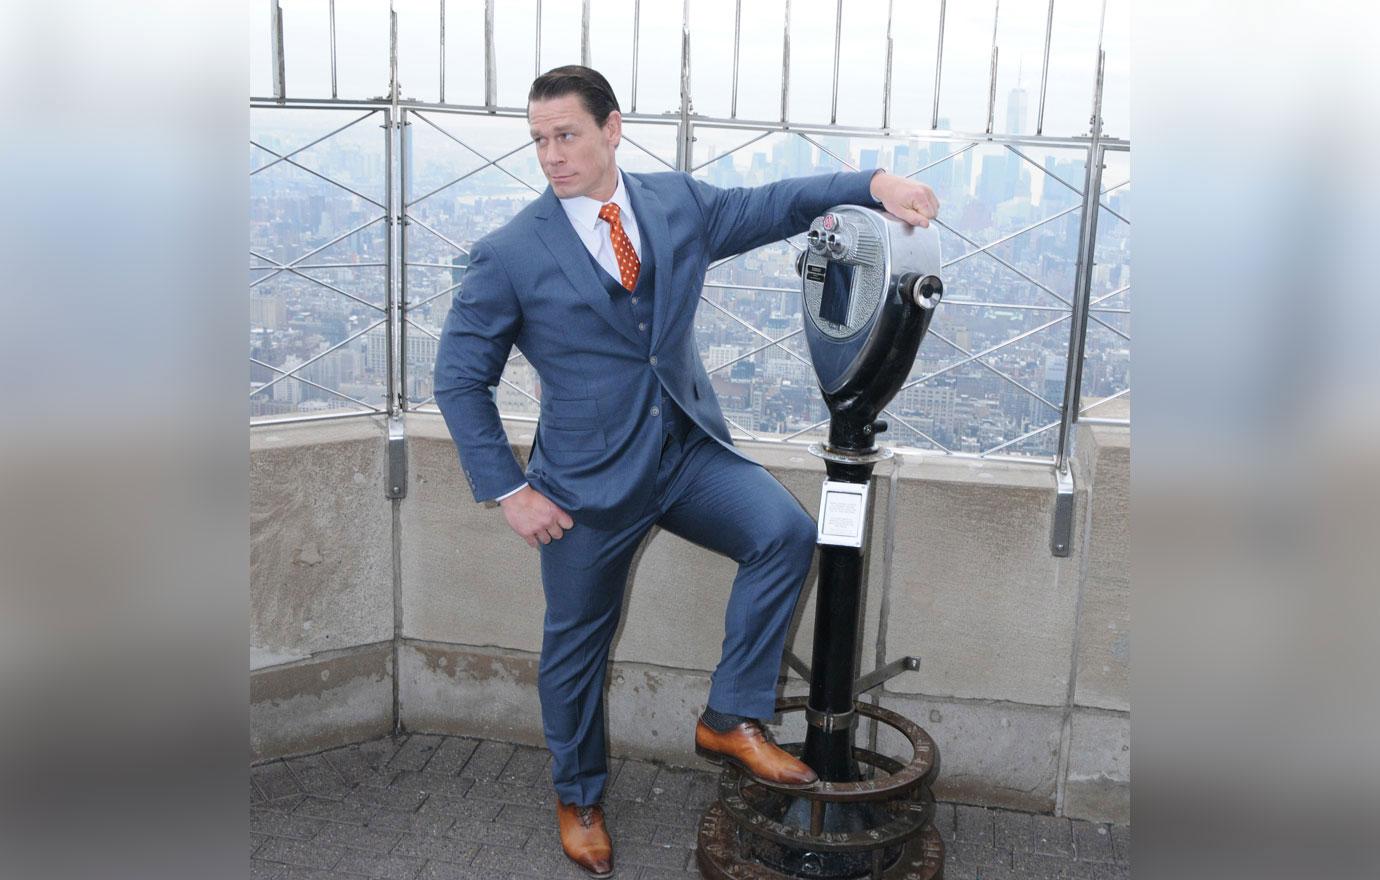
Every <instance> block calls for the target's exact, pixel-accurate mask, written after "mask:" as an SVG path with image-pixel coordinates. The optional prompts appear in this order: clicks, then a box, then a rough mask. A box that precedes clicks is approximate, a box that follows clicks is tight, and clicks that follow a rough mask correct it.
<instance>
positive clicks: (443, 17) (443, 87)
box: [331, 0, 446, 104]
mask: <svg viewBox="0 0 1380 880" xmlns="http://www.w3.org/2000/svg"><path fill="white" fill-rule="evenodd" d="M331 2H332V3H334V2H335V0H331ZM438 43H439V46H438V48H439V51H440V55H441V84H440V91H441V94H440V97H439V98H438V99H437V100H439V101H440V102H441V103H442V104H444V103H446V0H441V29H440V34H439V36H438Z"/></svg>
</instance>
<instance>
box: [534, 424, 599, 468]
mask: <svg viewBox="0 0 1380 880" xmlns="http://www.w3.org/2000/svg"><path fill="white" fill-rule="evenodd" d="M540 436H541V449H542V452H543V453H544V454H545V456H546V458H547V459H549V460H550V461H553V462H555V463H556V464H576V463H579V462H580V461H582V460H586V459H589V458H590V453H591V452H599V451H601V450H603V448H604V446H605V440H604V429H603V428H601V427H598V426H593V425H592V426H590V427H584V428H567V427H557V426H555V425H550V424H547V425H543V426H542V428H541V435H540Z"/></svg>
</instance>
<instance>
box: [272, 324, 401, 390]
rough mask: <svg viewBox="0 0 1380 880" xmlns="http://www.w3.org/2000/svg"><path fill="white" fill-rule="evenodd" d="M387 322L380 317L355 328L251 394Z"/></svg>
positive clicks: (276, 382)
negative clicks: (362, 327)
mask: <svg viewBox="0 0 1380 880" xmlns="http://www.w3.org/2000/svg"><path fill="white" fill-rule="evenodd" d="M387 322H388V319H387V318H380V319H378V320H377V321H375V322H374V323H372V324H370V325H369V326H368V327H365V328H364V329H363V330H356V331H355V332H354V333H351V334H350V335H349V336H346V337H345V338H344V339H342V340H340V341H339V342H337V343H336V344H335V345H332V346H331V347H330V348H328V349H326V350H325V351H322V352H318V353H317V354H314V355H312V356H311V357H309V358H307V359H306V360H305V361H303V362H302V363H300V364H298V365H297V366H295V367H293V368H292V370H291V371H290V372H288V373H285V374H283V375H282V376H279V377H278V378H277V379H273V380H272V381H269V382H267V383H265V384H264V385H263V386H262V387H260V388H257V389H255V390H254V392H253V394H258V393H259V392H260V391H263V390H264V388H268V387H271V386H273V385H276V384H278V383H279V382H281V381H282V380H284V379H286V378H287V377H288V376H291V375H292V374H293V373H296V372H297V371H298V370H301V369H303V368H305V367H309V366H311V365H312V364H314V363H316V362H317V361H319V360H321V359H322V358H323V357H325V356H326V355H328V354H330V353H331V352H333V351H335V350H336V349H338V348H340V347H341V346H343V345H347V344H348V343H350V342H353V341H354V340H356V339H358V338H359V337H361V336H363V335H364V334H365V333H368V332H369V331H370V330H374V329H376V328H377V327H379V326H381V325H383V324H386V323H387Z"/></svg>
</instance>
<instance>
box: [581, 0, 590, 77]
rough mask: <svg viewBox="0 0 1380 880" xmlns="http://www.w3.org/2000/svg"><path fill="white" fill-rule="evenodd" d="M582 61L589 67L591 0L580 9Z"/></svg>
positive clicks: (587, 0)
mask: <svg viewBox="0 0 1380 880" xmlns="http://www.w3.org/2000/svg"><path fill="white" fill-rule="evenodd" d="M580 63H581V64H583V65H584V66H585V67H589V0H583V3H582V4H581V9H580Z"/></svg>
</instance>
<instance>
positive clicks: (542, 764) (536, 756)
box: [498, 746, 551, 786]
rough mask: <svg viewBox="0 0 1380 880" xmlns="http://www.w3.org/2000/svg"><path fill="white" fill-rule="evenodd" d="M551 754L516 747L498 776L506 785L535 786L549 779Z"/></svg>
mask: <svg viewBox="0 0 1380 880" xmlns="http://www.w3.org/2000/svg"><path fill="white" fill-rule="evenodd" d="M550 763H551V753H550V752H548V751H547V750H546V749H535V748H530V747H528V746H518V747H517V748H516V749H514V750H513V755H512V757H510V758H509V759H508V763H507V764H505V765H504V766H503V769H502V771H500V772H499V774H498V781H499V782H501V783H504V784H506V785H524V786H536V785H538V784H540V783H543V782H547V781H549V780H550V779H551V770H550Z"/></svg>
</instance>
